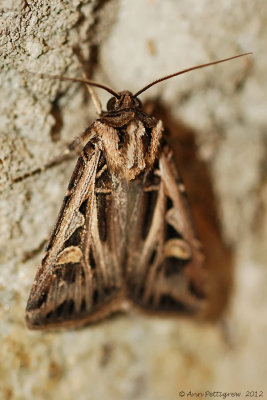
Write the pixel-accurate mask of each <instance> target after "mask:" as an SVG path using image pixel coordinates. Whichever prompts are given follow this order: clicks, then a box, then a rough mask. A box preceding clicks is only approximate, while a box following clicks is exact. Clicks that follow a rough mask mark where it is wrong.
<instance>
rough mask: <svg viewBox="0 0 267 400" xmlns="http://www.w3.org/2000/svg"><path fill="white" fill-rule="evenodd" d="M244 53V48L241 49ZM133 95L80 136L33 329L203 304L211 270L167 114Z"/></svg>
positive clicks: (34, 300) (35, 299)
mask: <svg viewBox="0 0 267 400" xmlns="http://www.w3.org/2000/svg"><path fill="white" fill-rule="evenodd" d="M242 55H244V54H242ZM242 55H239V56H235V57H231V58H228V59H225V60H220V61H216V62H213V63H209V64H204V65H199V66H197V67H193V68H190V69H187V70H184V71H180V72H178V73H175V74H172V75H169V76H167V77H164V78H161V79H159V80H157V81H154V82H152V83H151V84H149V85H147V86H146V87H144V88H143V89H141V90H139V91H138V92H137V93H136V94H132V93H131V92H129V91H123V92H119V93H117V92H115V91H114V90H112V89H110V88H107V87H105V86H103V85H101V84H98V83H95V82H91V81H88V80H79V79H71V78H64V77H55V78H59V79H62V80H65V79H67V80H68V79H71V80H74V81H82V82H84V83H86V84H87V85H88V84H90V85H91V86H97V87H101V88H104V89H106V90H107V91H109V92H110V93H111V94H112V96H113V97H112V98H111V99H110V100H109V101H108V103H107V111H106V112H102V113H101V115H100V118H98V119H97V120H96V121H95V122H93V124H92V125H91V126H89V128H88V129H87V130H86V131H85V133H84V134H83V135H82V138H83V141H84V142H85V145H84V148H83V150H82V152H81V154H80V156H79V158H78V161H77V164H76V167H75V169H74V172H73V175H72V177H71V180H70V183H69V186H68V190H67V194H66V196H65V199H64V201H63V205H62V207H61V210H60V213H59V216H58V220H57V223H56V225H55V228H54V230H53V232H52V234H51V237H50V240H49V242H48V244H47V247H46V250H45V254H44V257H43V260H42V264H41V266H40V267H39V268H38V271H37V275H36V277H35V281H34V284H33V287H32V290H31V293H30V296H29V300H28V304H27V309H26V321H27V325H28V327H29V328H31V329H49V328H54V327H78V326H82V325H85V324H88V323H92V322H96V321H99V320H100V319H102V318H104V317H106V316H108V315H109V314H111V313H113V312H116V311H120V310H124V309H125V307H126V306H135V307H136V308H139V309H143V310H144V311H147V312H150V313H153V312H154V313H155V312H156V313H158V314H159V313H162V314H165V315H166V314H167V315H168V314H187V315H193V314H195V313H197V312H199V311H200V310H201V309H202V308H203V305H204V303H205V298H206V293H205V269H204V266H203V254H202V249H201V244H200V242H199V241H198V239H197V237H196V234H195V231H194V228H193V224H192V219H191V215H190V210H189V207H188V203H187V200H186V196H185V190H184V186H183V184H182V182H181V179H180V176H179V173H178V171H177V168H176V165H175V163H174V160H173V155H172V151H171V149H170V148H169V146H168V144H167V142H166V140H165V138H164V129H163V126H162V122H161V121H160V120H157V119H156V118H154V117H151V116H149V115H147V114H146V113H145V112H144V111H143V110H142V104H141V102H140V100H139V99H138V96H139V95H140V94H141V93H142V92H144V91H145V90H147V89H148V88H149V87H151V86H152V85H154V84H156V83H158V82H160V81H163V80H165V79H169V78H171V77H173V76H176V75H179V74H182V73H184V72H187V71H190V70H193V69H198V68H202V67H204V66H207V65H211V64H216V63H219V62H223V61H227V60H230V59H233V58H236V57H240V56H242Z"/></svg>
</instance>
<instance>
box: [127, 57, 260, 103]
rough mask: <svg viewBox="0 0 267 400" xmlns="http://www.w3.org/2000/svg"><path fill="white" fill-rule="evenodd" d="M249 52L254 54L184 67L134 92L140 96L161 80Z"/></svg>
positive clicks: (226, 59)
mask: <svg viewBox="0 0 267 400" xmlns="http://www.w3.org/2000/svg"><path fill="white" fill-rule="evenodd" d="M249 54H253V53H251V52H249V53H243V54H238V55H237V56H233V57H230V58H225V59H223V60H218V61H213V62H210V63H207V64H201V65H197V66H195V67H191V68H187V69H183V70H182V71H179V72H175V73H174V74H171V75H167V76H164V77H163V78H160V79H157V80H156V81H153V82H151V83H149V84H148V85H146V86H145V87H143V88H142V89H140V90H138V92H136V93H135V94H134V96H135V97H137V96H139V95H140V94H141V93H143V92H145V91H146V90H147V89H149V88H151V86H154V85H156V84H157V83H159V82H162V81H165V80H166V79H170V78H173V77H174V76H177V75H181V74H184V73H185V72H189V71H194V69H200V68H204V67H208V66H210V65H215V64H219V63H223V62H225V61H229V60H233V59H234V58H238V57H243V56H247V55H249Z"/></svg>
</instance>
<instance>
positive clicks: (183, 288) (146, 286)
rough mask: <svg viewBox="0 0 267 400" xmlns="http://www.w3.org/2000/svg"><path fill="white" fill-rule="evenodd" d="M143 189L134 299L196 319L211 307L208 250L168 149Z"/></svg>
mask: <svg viewBox="0 0 267 400" xmlns="http://www.w3.org/2000/svg"><path fill="white" fill-rule="evenodd" d="M136 184H137V181H135V182H133V183H132V185H136ZM143 184H144V187H143V190H142V196H141V198H140V199H139V200H140V202H139V204H138V205H137V206H136V207H135V209H134V212H132V213H131V214H130V221H129V222H128V226H129V227H130V228H129V229H130V232H129V233H128V246H129V248H128V262H127V286H128V295H129V297H130V298H131V299H132V301H133V302H135V303H136V304H137V305H139V306H140V307H142V308H145V309H147V310H150V311H154V312H163V313H184V314H193V313H196V312H197V311H199V310H200V309H201V308H202V306H203V305H204V302H205V300H204V299H205V292H204V276H205V274H204V269H203V255H202V249H201V244H200V242H199V241H198V239H197V238H196V235H195V231H194V228H193V226H192V218H191V215H190V210H189V207H188V202H187V199H186V195H185V190H184V186H183V183H182V181H181V179H180V177H179V174H178V171H177V169H176V165H175V163H174V160H173V156H172V152H171V151H170V149H169V148H168V146H167V145H166V146H165V147H164V149H163V150H162V152H161V156H160V158H159V161H158V162H157V163H156V165H155V168H154V169H153V170H152V171H151V172H150V173H148V174H147V175H146V177H145V179H144V182H143ZM132 190H133V191H136V189H134V188H132Z"/></svg>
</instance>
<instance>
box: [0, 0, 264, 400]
mask: <svg viewBox="0 0 267 400" xmlns="http://www.w3.org/2000/svg"><path fill="white" fill-rule="evenodd" d="M0 9H1V10H0V11H1V13H0V15H1V16H0V31H1V35H0V43H1V46H0V56H1V69H0V109H1V116H0V160H1V162H0V170H1V173H0V191H1V194H0V196H1V198H0V220H1V224H0V265H1V269H0V317H1V324H0V360H1V361H0V377H1V378H0V393H1V395H0V397H1V399H19V400H22V399H27V400H30V399H35V400H36V399H56V398H62V399H64V400H70V399H74V398H75V399H76V400H84V399H103V398H108V399H110V400H112V399H117V400H119V399H124V400H126V399H144V400H152V399H153V400H159V399H178V398H180V397H183V396H182V395H183V394H182V393H181V392H184V397H188V393H189V392H190V391H191V393H192V396H191V398H196V397H197V393H203V394H204V395H205V393H206V392H208V391H209V392H214V391H216V392H222V393H226V392H229V393H241V394H240V396H239V398H245V397H247V396H246V395H248V396H249V397H257V396H258V397H259V396H260V394H261V392H262V391H263V396H261V397H262V398H265V396H266V391H267V387H266V376H267V363H266V357H267V349H266V339H265V338H266V335H267V318H266V317H267V311H266V299H267V291H266V285H267V272H266V261H267V246H266V242H267V202H266V198H267V180H266V173H267V163H266V154H267V151H266V150H267V148H266V143H267V141H266V130H267V129H266V128H267V118H266V112H267V111H266V110H267V98H266V93H267V80H266V67H267V61H266V51H265V47H266V41H267V28H266V18H267V4H266V2H265V1H264V0H258V1H257V2H247V1H246V0H236V1H235V2H231V1H219V2H218V1H217V2H214V1H212V0H200V1H193V0H177V1H173V0H165V1H164V2H163V1H160V0H135V1H126V0H110V1H107V0H106V1H105V0H102V1H101V0H92V1H88V0H75V1H72V2H65V1H61V0H54V1H53V2H51V1H48V0H37V1H32V0H27V1H25V0H23V1H16V0H14V1H12V2H10V0H2V1H0ZM247 51H252V52H253V53H254V54H253V55H252V56H248V57H244V58H240V59H237V60H233V61H230V62H227V63H224V64H221V65H216V66H213V67H208V68H206V69H203V70H199V71H194V72H190V73H188V74H187V75H183V76H181V77H177V78H174V79H172V80H170V81H166V82H163V83H161V84H159V85H157V86H155V87H153V88H151V90H149V91H147V92H145V93H144V94H142V95H141V96H140V97H141V100H142V101H143V103H144V106H145V108H146V110H147V112H149V113H152V114H153V115H156V116H158V117H160V118H161V119H162V120H163V122H164V125H165V126H166V127H167V129H168V132H169V134H170V139H169V140H170V142H171V144H172V146H173V148H174V152H175V157H176V161H177V164H178V166H179V168H180V171H181V174H182V177H183V179H184V181H185V184H186V188H187V192H188V196H189V201H190V204H191V206H192V211H193V214H194V220H195V223H196V227H197V231H198V235H199V237H200V238H201V240H202V242H203V246H204V249H205V254H206V266H207V271H208V276H209V279H208V282H209V304H208V306H207V309H206V310H205V313H204V314H203V315H202V316H201V317H200V318H198V319H185V318H175V319H168V318H166V319H160V318H157V317H153V318H152V317H149V318H148V317H146V316H144V315H139V314H135V313H131V314H126V315H121V316H117V317H115V318H111V319H108V320H106V321H104V322H102V323H101V324H98V325H95V326H92V327H87V328H84V329H82V330H79V331H65V332H56V333H44V332H31V331H28V330H27V328H26V327H25V322H24V312H25V311H24V310H25V306H26V301H27V297H28V294H29V290H30V288H31V285H32V282H33V279H34V275H35V272H36V268H37V266H38V265H39V263H40V260H41V257H42V251H43V244H44V242H45V240H46V238H47V237H48V235H49V232H50V230H51V227H52V226H53V224H54V223H55V221H56V217H57V213H58V210H59V207H60V205H61V201H62V199H63V196H64V194H65V190H66V187H67V183H68V180H69V177H70V175H71V172H72V169H73V166H74V163H75V160H72V161H70V162H68V163H64V164H61V165H59V166H57V167H55V168H52V169H49V170H47V171H44V172H42V173H40V174H39V175H34V176H32V177H30V178H28V179H27V180H24V181H22V182H18V183H16V184H13V181H12V179H14V178H15V177H17V176H21V175H23V174H25V173H27V172H29V171H32V170H34V169H35V168H36V167H37V166H41V165H43V164H45V163H46V162H47V161H49V160H51V158H53V157H55V156H57V155H58V154H60V153H61V152H62V151H63V149H64V146H65V145H66V143H68V142H70V141H71V140H72V139H73V138H75V137H76V136H78V135H79V134H80V133H82V132H83V131H84V129H85V128H86V127H87V126H88V125H89V124H90V123H91V122H92V121H93V120H94V119H95V118H96V114H95V109H94V106H93V104H92V102H91V100H90V98H89V96H88V93H87V90H86V88H84V87H83V86H81V85H79V84H75V83H71V82H59V81H53V80H47V79H39V78H38V76H37V75H36V74H38V73H40V72H43V73H48V74H49V73H50V74H51V73H53V74H59V75H67V76H73V77H79V76H81V74H82V71H83V70H86V73H87V75H88V76H89V77H91V78H93V79H94V80H97V81H99V82H101V83H104V84H107V85H109V86H111V87H113V88H114V89H115V90H117V91H120V90H125V89H128V90H131V91H133V92H136V91H137V90H139V89H140V88H141V87H142V86H144V85H146V84H147V83H149V82H150V81H152V80H154V79H156V78H159V77H161V76H164V75H167V74H170V73H173V72H175V71H179V70H181V69H184V68H188V67H191V66H194V65H197V64H202V63H206V62H210V61H214V60H217V59H221V58H226V57H230V56H233V55H236V54H239V53H243V52H247ZM81 63H82V64H83V65H82V66H81ZM98 93H99V97H100V99H101V101H102V103H103V105H104V106H103V107H105V104H106V101H107V100H108V98H109V95H108V94H106V93H105V92H103V91H101V90H100V91H98ZM256 392H257V393H256ZM204 395H203V396H204ZM206 396H207V397H209V394H206ZM233 396H235V395H233ZM210 397H211V396H210ZM213 397H215V395H213Z"/></svg>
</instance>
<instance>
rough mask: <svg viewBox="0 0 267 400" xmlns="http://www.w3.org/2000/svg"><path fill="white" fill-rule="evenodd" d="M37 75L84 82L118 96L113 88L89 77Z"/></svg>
mask: <svg viewBox="0 0 267 400" xmlns="http://www.w3.org/2000/svg"><path fill="white" fill-rule="evenodd" d="M39 76H40V78H49V79H58V80H59V81H72V82H79V83H85V84H86V85H91V86H95V87H98V88H100V89H104V90H106V91H107V92H109V93H110V94H112V96H114V97H117V99H119V98H120V95H119V93H117V92H115V90H113V89H111V88H109V87H108V86H105V85H102V84H101V83H97V82H94V81H90V80H89V79H79V78H69V77H67V76H60V75H47V74H39Z"/></svg>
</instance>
